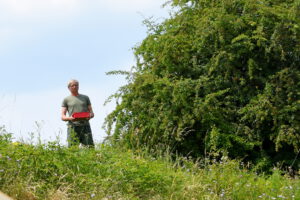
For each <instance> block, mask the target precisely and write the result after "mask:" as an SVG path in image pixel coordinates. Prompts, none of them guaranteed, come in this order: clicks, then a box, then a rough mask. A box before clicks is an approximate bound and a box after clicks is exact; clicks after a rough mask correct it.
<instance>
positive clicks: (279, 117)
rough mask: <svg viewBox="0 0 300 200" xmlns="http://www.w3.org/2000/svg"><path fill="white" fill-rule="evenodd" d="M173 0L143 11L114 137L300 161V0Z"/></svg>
mask: <svg viewBox="0 0 300 200" xmlns="http://www.w3.org/2000/svg"><path fill="white" fill-rule="evenodd" d="M170 4H171V5H172V6H173V7H174V10H176V11H174V12H173V13H171V15H170V18H169V19H166V20H165V21H164V22H162V23H159V24H155V22H151V21H150V20H146V21H145V24H146V25H147V26H148V30H149V31H148V36H147V37H146V38H145V39H144V40H143V41H142V42H141V44H139V45H138V46H136V47H135V55H136V58H137V63H136V66H135V67H134V69H133V71H132V72H128V73H127V78H128V84H127V85H125V86H124V87H122V88H120V90H119V92H118V93H117V94H115V95H114V96H115V97H116V98H117V101H118V104H117V107H116V109H115V110H114V111H113V112H112V113H111V114H110V115H108V117H107V119H106V127H107V132H108V133H109V134H110V139H111V141H118V142H121V143H122V144H124V145H127V146H129V147H131V148H135V147H139V146H148V147H150V148H152V147H154V146H165V147H166V148H169V149H172V150H173V151H174V152H178V153H180V154H183V155H191V156H194V157H199V156H200V157H201V156H216V155H222V154H227V155H228V156H230V157H234V158H242V159H245V160H251V161H253V162H255V163H256V164H257V166H261V167H271V166H273V165H277V164H279V165H280V166H292V167H297V166H298V164H299V161H298V160H299V159H296V158H297V156H298V154H299V151H300V140H299V137H300V136H299V134H300V115H299V113H300V112H299V111H300V98H299V96H300V82H299V79H300V70H299V67H300V1H299V0H280V1H277V0H275V1H274V0H260V1H258V0H209V1H208V0H173V1H171V2H170ZM175 8H176V9H175ZM116 73H118V72H116ZM124 73H125V72H124Z"/></svg>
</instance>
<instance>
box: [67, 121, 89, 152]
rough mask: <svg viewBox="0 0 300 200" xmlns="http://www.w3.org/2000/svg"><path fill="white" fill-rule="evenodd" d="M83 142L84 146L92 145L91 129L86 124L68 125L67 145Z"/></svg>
mask: <svg viewBox="0 0 300 200" xmlns="http://www.w3.org/2000/svg"><path fill="white" fill-rule="evenodd" d="M78 144H83V145H86V146H94V141H93V136H92V130H91V127H90V125H89V124H87V125H80V126H78V125H71V124H69V125H68V146H69V147H70V146H73V145H78Z"/></svg>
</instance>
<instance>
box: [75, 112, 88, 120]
mask: <svg viewBox="0 0 300 200" xmlns="http://www.w3.org/2000/svg"><path fill="white" fill-rule="evenodd" d="M72 117H74V118H75V119H86V118H90V117H91V115H90V113H89V112H77V113H73V115H72Z"/></svg>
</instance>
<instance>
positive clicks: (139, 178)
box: [0, 135, 300, 200]
mask: <svg viewBox="0 0 300 200" xmlns="http://www.w3.org/2000/svg"><path fill="white" fill-rule="evenodd" d="M299 186H300V184H299V180H298V178H293V179H292V178H290V177H288V176H286V175H283V174H282V173H281V172H280V171H279V170H274V171H273V174H272V175H268V176H266V175H257V174H255V173H254V172H251V171H249V170H247V169H246V168H245V167H243V166H242V165H241V164H240V163H239V162H237V161H233V160H228V159H226V158H224V159H223V160H221V161H220V162H214V163H211V164H209V165H207V166H205V167H199V164H198V163H195V162H192V161H189V160H188V159H186V158H180V157H178V158H177V159H175V160H173V161H172V159H170V157H169V156H156V157H152V156H151V155H149V154H147V153H145V152H144V151H140V152H138V151H137V152H132V151H131V150H125V149H122V148H121V147H112V146H110V145H100V144H99V145H98V146H97V147H96V149H87V148H78V147H74V148H66V147H64V146H61V145H59V144H58V143H55V142H52V143H48V144H41V145H29V144H23V143H12V142H11V141H9V139H7V138H5V136H3V135H2V136H1V137H0V190H2V191H3V192H5V193H7V194H8V195H10V196H11V197H13V198H15V199H20V200H26V199H49V200H50V199H51V200H58V199H59V200H61V199H103V200H108V199H130V200H132V199H155V200H156V199H158V200H159V199H180V200H181V199H183V200H184V199H189V200H190V199H300V188H299Z"/></svg>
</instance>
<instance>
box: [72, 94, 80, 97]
mask: <svg viewBox="0 0 300 200" xmlns="http://www.w3.org/2000/svg"><path fill="white" fill-rule="evenodd" d="M71 95H72V96H75V97H77V96H78V95H79V93H71Z"/></svg>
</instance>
